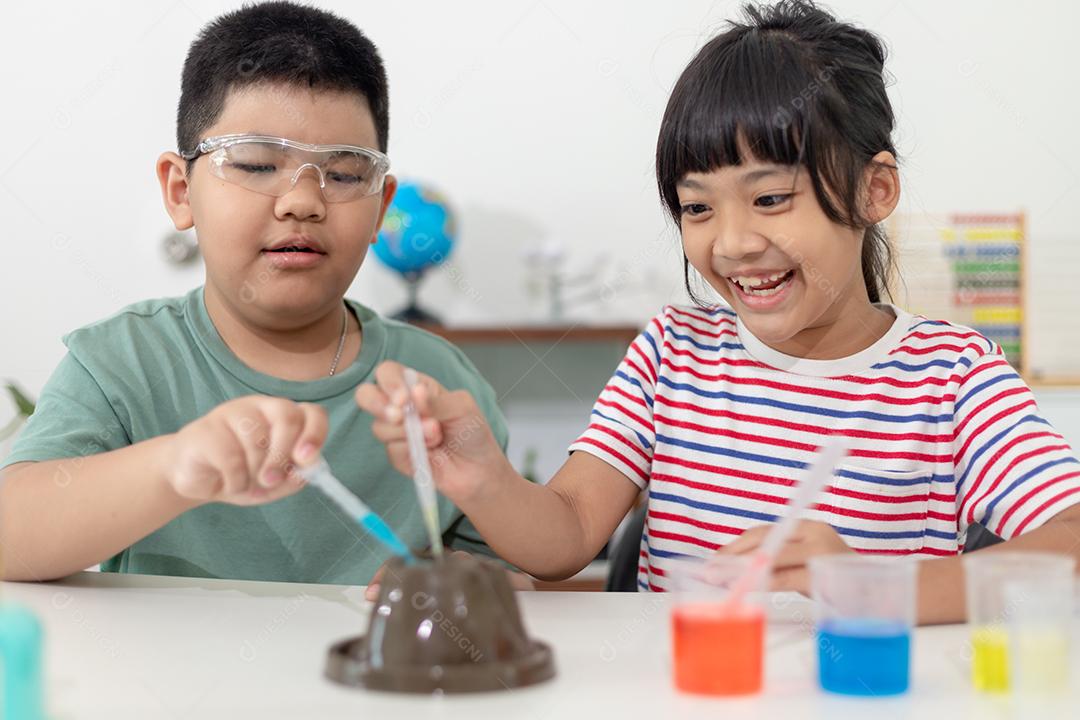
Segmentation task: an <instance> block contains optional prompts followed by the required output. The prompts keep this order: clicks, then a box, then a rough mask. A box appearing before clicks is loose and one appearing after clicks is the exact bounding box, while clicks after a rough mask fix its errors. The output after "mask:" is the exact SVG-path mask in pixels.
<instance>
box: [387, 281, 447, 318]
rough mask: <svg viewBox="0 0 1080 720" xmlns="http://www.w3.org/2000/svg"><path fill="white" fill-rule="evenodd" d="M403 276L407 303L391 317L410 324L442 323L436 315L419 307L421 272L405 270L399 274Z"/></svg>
mask: <svg viewBox="0 0 1080 720" xmlns="http://www.w3.org/2000/svg"><path fill="white" fill-rule="evenodd" d="M401 275H402V277H403V278H405V287H406V290H407V291H408V293H409V299H408V303H407V304H406V305H405V307H403V308H402V309H401V310H398V311H397V312H396V313H394V314H393V315H392V316H391V317H392V318H393V319H394V320H400V321H401V322H407V323H409V324H411V325H442V320H440V319H439V318H438V316H436V315H433V314H431V313H429V312H428V311H427V310H424V309H423V308H422V307H420V305H419V303H418V296H419V293H420V281H421V280H422V279H423V277H424V273H423V272H406V273H402V274H401Z"/></svg>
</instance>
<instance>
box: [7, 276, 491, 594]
mask: <svg viewBox="0 0 1080 720" xmlns="http://www.w3.org/2000/svg"><path fill="white" fill-rule="evenodd" d="M348 302H349V305H350V307H351V308H352V310H353V311H354V312H355V314H356V316H357V318H358V319H359V320H360V322H361V324H362V326H363V343H362V346H361V349H360V355H359V357H357V358H356V360H355V361H354V362H353V363H352V364H351V365H350V366H349V367H347V368H343V369H341V370H339V372H338V373H337V374H335V375H334V376H332V377H330V376H328V377H326V378H323V379H320V380H313V381H310V382H293V381H288V380H281V379H279V378H275V377H272V376H269V375H264V374H262V373H259V372H256V371H254V370H252V369H251V368H249V367H248V366H246V365H244V364H243V363H242V362H241V361H240V360H239V358H237V357H236V356H235V355H234V354H233V353H232V351H231V350H229V348H228V346H226V345H225V343H224V341H222V339H221V336H220V335H218V332H217V329H216V328H215V327H214V325H213V323H212V322H211V320H210V316H209V315H208V314H207V312H206V306H205V304H204V302H203V291H202V288H201V287H200V288H197V289H195V290H193V291H191V292H190V293H188V294H187V295H186V296H184V297H180V298H169V299H160V300H148V301H145V302H141V303H137V304H135V305H132V306H130V307H128V308H126V309H124V310H123V311H121V312H120V313H118V314H117V315H115V316H113V317H111V318H108V319H106V320H103V321H101V322H98V323H95V324H92V325H89V326H87V327H84V328H81V329H79V330H76V331H74V332H72V333H70V334H68V335H67V336H65V338H64V343H65V345H67V348H68V353H67V355H66V356H65V357H64V359H63V360H62V361H61V362H60V365H59V366H58V367H57V369H56V371H55V372H54V373H53V375H52V377H51V378H50V379H49V381H48V383H47V384H46V386H45V389H44V390H43V391H42V393H41V398H40V401H39V402H38V406H37V410H36V412H34V414H33V415H32V416H31V417H30V420H29V422H28V423H27V425H26V426H25V428H24V429H23V432H22V434H21V435H20V436H19V438H18V440H17V441H16V443H15V445H14V447H13V448H12V451H11V454H10V455H9V456H8V457H7V458H4V459H3V464H4V465H10V464H13V463H17V462H24V461H42V460H53V459H58V458H78V457H83V456H87V455H92V454H96V453H101V452H106V451H108V450H115V449H117V448H121V447H124V446H126V445H131V444H133V443H137V442H141V441H143V440H147V439H149V438H153V437H156V436H158V435H163V434H165V433H172V432H176V431H177V430H179V429H180V428H181V427H183V426H184V425H186V424H187V423H189V422H191V421H192V420H195V419H196V418H199V417H202V416H203V415H205V414H206V413H208V412H209V411H210V410H212V409H213V408H214V407H216V406H217V405H219V404H220V403H222V402H225V401H227V400H231V399H233V398H237V397H241V396H244V395H252V394H263V395H273V396H276V397H284V398H289V399H292V400H295V401H303V402H312V403H317V404H319V405H321V406H322V407H323V408H324V409H325V410H326V412H327V414H328V416H329V420H330V434H329V437H328V438H327V442H326V445H325V446H324V450H323V454H324V456H325V458H326V460H327V462H328V463H329V464H330V467H331V469H332V470H333V471H334V474H335V475H337V477H338V478H340V479H341V480H342V481H343V482H344V483H345V484H346V485H347V486H348V487H349V488H350V489H351V490H352V491H353V492H354V493H356V494H357V495H358V496H359V497H360V498H361V499H363V500H364V502H366V503H367V504H368V505H369V506H371V508H372V509H373V510H375V512H377V513H379V514H380V515H381V516H382V517H383V518H384V519H385V520H386V521H387V523H389V524H390V526H391V527H392V528H394V530H395V531H397V533H398V534H399V535H400V536H401V538H402V539H403V540H404V541H405V543H406V544H408V545H409V546H410V547H413V548H423V547H426V546H427V545H428V541H427V534H426V532H425V530H424V526H423V520H422V517H421V513H420V508H419V505H418V502H417V498H416V491H415V490H414V486H413V483H412V481H411V480H410V479H409V478H408V477H406V476H404V475H402V474H400V473H398V472H397V471H396V470H394V469H393V468H392V467H391V466H390V464H389V461H388V459H387V457H386V451H385V449H384V447H383V446H382V444H381V443H379V442H378V441H377V440H376V439H375V438H374V436H372V434H371V421H372V418H371V416H369V415H368V414H366V413H364V412H362V411H361V410H360V409H359V408H358V407H357V405H356V402H355V400H354V399H353V395H354V391H355V389H356V387H357V385H359V384H360V383H363V382H367V381H370V380H371V379H372V377H373V374H374V371H375V368H376V367H377V366H378V365H379V363H381V362H382V361H384V360H397V361H398V362H401V363H403V364H406V365H409V366H411V367H414V368H416V369H417V370H418V371H420V372H422V373H426V374H428V375H430V376H432V377H434V378H436V379H437V380H438V381H439V382H440V383H442V384H443V385H444V386H446V387H448V388H450V389H465V390H468V391H469V392H470V393H471V394H472V395H473V397H475V398H476V401H477V403H478V404H479V406H480V408H481V410H482V411H483V412H484V414H485V416H486V417H487V420H488V422H489V424H490V425H491V428H492V430H493V432H494V434H495V438H496V439H497V440H498V442H499V443H500V444H501V445H502V446H503V448H504V449H505V447H506V439H507V432H506V423H505V421H504V419H503V416H502V414H501V413H500V412H499V409H498V407H497V405H496V402H495V394H494V392H493V391H492V389H491V386H490V385H488V384H487V382H485V381H484V379H483V378H482V377H480V375H479V373H478V372H477V371H476V368H475V367H473V365H472V363H470V362H469V360H468V359H467V358H466V357H465V355H464V354H463V353H462V352H461V351H460V350H458V349H457V348H456V347H454V346H453V345H451V344H450V343H448V342H446V341H445V340H443V339H442V338H439V337H437V336H435V335H432V334H430V333H427V332H424V331H423V330H420V329H418V328H415V327H413V326H411V325H406V324H403V323H399V322H394V321H391V320H387V319H384V318H382V317H380V316H379V315H377V314H375V313H374V312H373V311H371V310H369V309H368V308H366V307H364V306H362V305H360V304H359V303H356V302H353V301H348ZM439 501H440V518H441V521H442V526H443V528H444V529H445V530H446V531H447V540H448V542H449V543H450V545H451V546H452V547H456V548H459V549H463V550H468V551H470V552H481V553H485V554H489V555H490V554H491V551H490V549H488V548H487V546H486V545H484V544H483V543H482V541H481V540H480V538H479V535H478V534H477V532H476V530H475V528H473V527H472V525H471V524H470V523H469V522H468V520H467V519H465V518H463V516H462V514H461V511H460V510H458V509H457V508H456V507H454V505H453V504H452V503H450V502H449V501H448V500H447V499H446V498H444V497H441V496H440V498H439ZM387 557H388V553H387V551H386V550H384V549H383V547H382V546H381V545H380V544H378V542H376V541H375V540H374V539H372V538H371V537H369V536H367V535H365V533H364V532H363V531H362V530H361V529H360V528H359V527H357V526H356V525H355V524H353V523H351V522H350V521H349V519H348V518H347V517H346V516H345V515H343V514H342V513H341V512H340V511H338V510H337V509H336V508H335V507H333V506H331V505H330V504H329V502H328V500H327V499H326V498H325V497H323V496H322V495H321V494H320V493H319V491H318V490H316V489H314V488H305V489H304V490H302V491H300V492H299V493H296V494H295V495H292V496H290V497H288V498H285V499H283V500H279V501H277V502H274V503H270V504H268V505H263V506H259V507H250V508H242V507H236V506H232V505H226V504H221V503H213V504H209V505H204V506H202V507H199V508H196V509H194V510H190V511H188V512H186V513H184V514H183V515H181V516H179V517H177V518H176V519H174V520H173V521H172V522H170V523H168V524H167V525H165V526H164V527H162V528H161V529H159V530H157V531H156V532H154V533H152V534H150V535H149V536H147V537H145V538H143V539H142V540H139V541H138V542H136V543H135V544H134V545H132V546H131V547H129V548H127V549H126V550H124V551H123V552H121V553H120V554H119V555H117V556H115V557H113V558H111V559H109V560H106V561H105V562H104V563H103V564H102V570H105V571H112V572H131V573H147V574H155V575H186V576H196V577H213V578H236V579H245V580H279V581H292V582H312V583H340V584H365V583H367V582H368V580H369V579H370V578H371V576H372V574H373V573H374V572H375V570H376V569H377V568H378V567H379V565H381V564H382V562H383V561H384V560H386V559H387Z"/></svg>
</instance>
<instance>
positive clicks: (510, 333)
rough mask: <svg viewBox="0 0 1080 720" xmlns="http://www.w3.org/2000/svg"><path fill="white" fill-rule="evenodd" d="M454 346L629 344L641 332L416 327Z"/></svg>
mask: <svg viewBox="0 0 1080 720" xmlns="http://www.w3.org/2000/svg"><path fill="white" fill-rule="evenodd" d="M417 327H420V328H423V329H424V330H427V331H428V332H431V333H434V334H436V335H439V336H441V337H444V338H446V339H447V340H449V341H450V342H452V343H455V344H462V343H518V342H525V343H527V342H552V343H555V342H575V343H618V344H621V345H623V346H626V345H629V344H630V343H632V342H633V341H634V338H636V337H637V336H638V333H640V332H641V328H638V327H636V326H633V325H605V326H589V325H514V326H499V325H492V326H476V327H462V326H458V327H454V326H449V327H447V326H441V325H426V324H425V325H417Z"/></svg>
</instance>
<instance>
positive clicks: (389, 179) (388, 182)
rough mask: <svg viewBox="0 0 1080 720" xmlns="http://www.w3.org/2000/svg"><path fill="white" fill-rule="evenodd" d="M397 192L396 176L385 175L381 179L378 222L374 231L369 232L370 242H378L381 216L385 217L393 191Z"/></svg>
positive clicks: (391, 200) (392, 198)
mask: <svg viewBox="0 0 1080 720" xmlns="http://www.w3.org/2000/svg"><path fill="white" fill-rule="evenodd" d="M396 192H397V178H396V177H394V176H393V175H387V176H386V179H385V180H384V181H383V191H382V200H381V201H380V202H381V203H382V206H381V207H380V208H379V222H378V223H377V224H376V225H375V231H374V232H373V233H371V241H370V242H371V244H372V245H374V244H375V243H377V242H379V229H380V228H382V222H383V218H385V217H386V211H387V210H389V209H390V203H391V202H393V201H394V193H396Z"/></svg>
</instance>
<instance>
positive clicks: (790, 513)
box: [726, 436, 847, 607]
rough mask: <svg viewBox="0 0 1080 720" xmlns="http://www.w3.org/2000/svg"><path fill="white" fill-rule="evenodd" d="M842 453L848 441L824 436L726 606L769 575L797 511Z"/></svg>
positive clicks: (814, 494) (815, 492)
mask: <svg viewBox="0 0 1080 720" xmlns="http://www.w3.org/2000/svg"><path fill="white" fill-rule="evenodd" d="M845 455H847V444H846V443H845V442H844V441H843V440H842V439H841V438H839V437H837V436H833V437H830V438H828V439H826V441H825V444H824V445H822V446H821V450H820V451H819V452H818V455H817V457H816V458H814V462H813V463H811V465H810V469H809V471H808V473H807V475H806V479H805V480H803V482H802V484H801V485H799V487H798V488H797V489H796V490H795V494H794V495H793V496H792V497H791V500H790V501H789V502H788V505H787V512H786V513H785V514H784V516H783V517H782V518H780V520H779V521H777V522H776V523H775V524H774V525H773V526H772V528H771V529H770V530H769V532H768V533H766V535H765V539H764V540H762V541H761V546H760V547H759V548H758V550H757V552H755V553H754V554H753V556H752V557H751V560H750V567H748V568H747V569H746V571H745V572H744V573H743V575H742V577H740V578H739V579H738V580H736V581H735V583H734V585H733V586H732V589H731V593H730V594H729V595H728V599H727V603H726V604H727V606H728V607H735V606H736V605H738V604H739V602H740V601H741V600H742V598H743V596H744V595H745V594H746V593H747V592H749V591H750V590H751V589H753V588H755V587H757V586H758V584H759V583H760V582H761V581H762V580H763V579H764V578H765V577H767V576H768V574H769V571H770V570H771V569H772V564H773V562H774V561H775V560H776V555H777V553H779V552H780V548H782V547H783V546H784V543H785V542H787V539H788V538H789V537H790V536H791V533H792V531H793V530H794V529H795V523H796V522H798V520H799V515H801V514H802V512H803V510H805V509H806V508H807V507H809V506H810V503H811V502H813V500H814V498H816V497H817V496H818V494H819V493H820V492H821V490H822V488H824V487H825V485H826V484H827V483H828V482H829V479H830V478H832V476H833V473H834V472H835V471H836V465H837V463H839V462H840V459H841V458H842V457H844V456H845Z"/></svg>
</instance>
